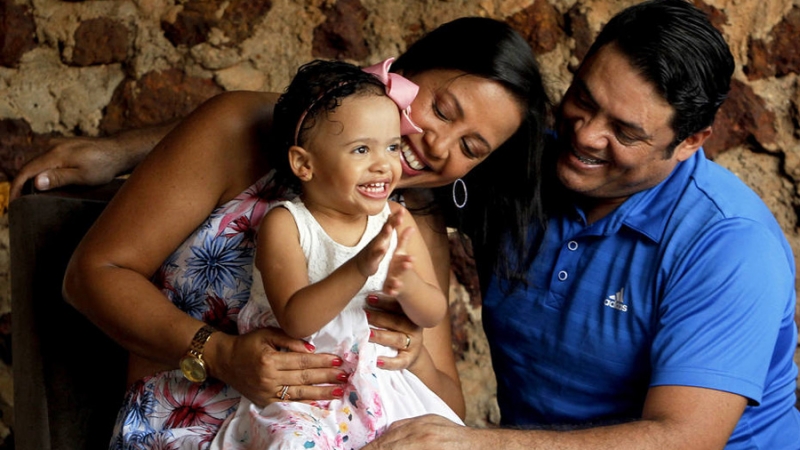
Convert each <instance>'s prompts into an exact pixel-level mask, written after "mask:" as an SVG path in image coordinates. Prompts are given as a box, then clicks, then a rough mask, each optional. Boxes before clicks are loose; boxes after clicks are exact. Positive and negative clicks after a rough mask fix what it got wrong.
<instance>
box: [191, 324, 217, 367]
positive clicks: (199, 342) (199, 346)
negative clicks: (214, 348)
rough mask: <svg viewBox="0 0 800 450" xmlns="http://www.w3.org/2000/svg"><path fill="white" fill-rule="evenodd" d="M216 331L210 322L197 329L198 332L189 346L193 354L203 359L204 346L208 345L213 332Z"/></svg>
mask: <svg viewBox="0 0 800 450" xmlns="http://www.w3.org/2000/svg"><path fill="white" fill-rule="evenodd" d="M215 331H217V329H216V328H214V327H212V326H211V325H208V324H206V325H203V327H202V328H200V329H199V330H197V333H195V334H194V337H193V338H192V343H191V345H190V346H189V353H190V354H191V355H193V356H196V357H198V358H200V359H203V348H204V347H205V346H206V342H208V339H209V338H211V334H212V333H214V332H215Z"/></svg>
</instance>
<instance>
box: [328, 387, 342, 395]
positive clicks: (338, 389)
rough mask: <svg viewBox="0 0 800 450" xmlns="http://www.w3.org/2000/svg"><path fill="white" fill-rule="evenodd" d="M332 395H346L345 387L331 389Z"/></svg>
mask: <svg viewBox="0 0 800 450" xmlns="http://www.w3.org/2000/svg"><path fill="white" fill-rule="evenodd" d="M331 395H333V396H334V397H342V396H343V395H344V389H342V388H336V389H334V390H332V391H331Z"/></svg>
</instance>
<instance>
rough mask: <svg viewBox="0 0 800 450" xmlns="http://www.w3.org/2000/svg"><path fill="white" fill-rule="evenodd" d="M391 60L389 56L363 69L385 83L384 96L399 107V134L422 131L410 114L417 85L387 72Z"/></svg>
mask: <svg viewBox="0 0 800 450" xmlns="http://www.w3.org/2000/svg"><path fill="white" fill-rule="evenodd" d="M393 62H394V58H389V59H386V60H384V61H383V62H380V63H378V64H375V65H373V66H369V67H365V68H364V69H363V70H364V72H367V73H370V74H372V75H375V76H376V77H378V79H379V80H381V82H382V83H383V84H384V85H386V96H387V97H389V98H390V99H392V100H393V101H394V102H395V103H396V104H397V107H398V108H399V109H400V134H402V135H404V136H405V135H407V134H415V133H422V128H420V127H418V126H417V125H416V124H415V123H414V122H413V121H412V120H411V116H410V114H411V102H413V101H414V98H415V97H416V96H417V92H419V86H417V85H416V84H414V83H412V82H411V81H410V80H408V79H407V78H405V77H403V76H402V75H398V74H396V73H391V72H389V67H391V65H392V63H393Z"/></svg>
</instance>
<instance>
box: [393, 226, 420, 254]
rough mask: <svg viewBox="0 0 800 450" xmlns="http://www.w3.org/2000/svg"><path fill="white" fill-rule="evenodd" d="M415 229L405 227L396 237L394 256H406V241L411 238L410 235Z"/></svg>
mask: <svg viewBox="0 0 800 450" xmlns="http://www.w3.org/2000/svg"><path fill="white" fill-rule="evenodd" d="M415 231H416V228H413V227H406V228H405V229H404V230H403V231H401V232H400V234H399V235H398V236H397V249H396V250H395V251H394V253H395V255H398V254H399V255H406V254H408V252H407V251H406V246H407V245H408V240H409V239H410V238H411V235H413V234H414V232H415Z"/></svg>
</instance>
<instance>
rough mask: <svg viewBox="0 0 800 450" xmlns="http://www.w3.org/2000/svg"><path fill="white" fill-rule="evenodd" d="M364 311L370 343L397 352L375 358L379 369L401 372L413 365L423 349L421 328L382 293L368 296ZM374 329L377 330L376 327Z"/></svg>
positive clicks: (392, 300) (391, 299)
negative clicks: (367, 306)
mask: <svg viewBox="0 0 800 450" xmlns="http://www.w3.org/2000/svg"><path fill="white" fill-rule="evenodd" d="M367 303H368V304H369V306H370V308H371V309H369V310H368V311H367V314H368V321H369V324H370V325H371V326H372V327H373V328H372V335H371V336H370V339H369V340H370V342H374V343H376V344H381V345H385V346H387V347H392V348H395V349H397V356H395V357H387V356H382V357H380V358H378V366H379V367H381V368H382V369H387V370H403V369H408V368H410V367H411V366H413V365H414V363H415V362H416V361H417V359H418V358H419V355H420V352H421V350H422V347H423V345H422V328H421V327H419V326H417V325H416V324H415V323H414V322H412V321H411V320H409V319H408V317H406V316H405V314H403V310H402V309H401V308H400V304H399V303H397V301H396V300H395V299H394V298H392V297H388V296H386V295H384V294H382V293H379V292H375V293H372V294H370V295H369V296H368V297H367ZM375 327H377V328H375Z"/></svg>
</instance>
